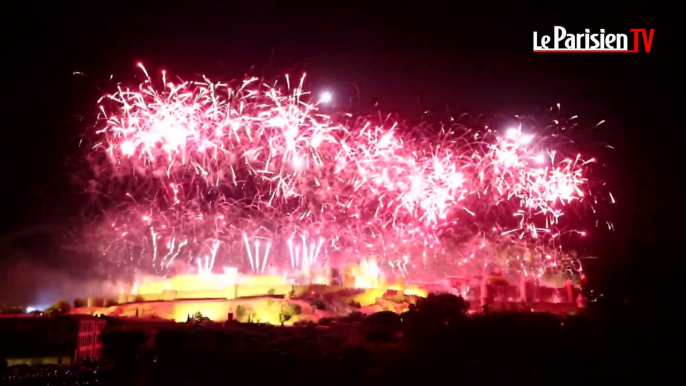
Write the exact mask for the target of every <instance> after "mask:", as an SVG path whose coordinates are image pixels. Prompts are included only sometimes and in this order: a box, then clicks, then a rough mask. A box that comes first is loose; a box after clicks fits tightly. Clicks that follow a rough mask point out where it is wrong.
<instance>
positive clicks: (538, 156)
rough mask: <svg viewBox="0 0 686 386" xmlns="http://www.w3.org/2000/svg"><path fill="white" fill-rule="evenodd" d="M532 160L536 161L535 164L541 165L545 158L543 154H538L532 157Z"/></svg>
mask: <svg viewBox="0 0 686 386" xmlns="http://www.w3.org/2000/svg"><path fill="white" fill-rule="evenodd" d="M534 160H536V162H537V163H539V164H542V163H544V162H545V156H544V155H543V154H539V155H537V156H535V157H534Z"/></svg>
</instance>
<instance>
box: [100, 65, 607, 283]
mask: <svg viewBox="0 0 686 386" xmlns="http://www.w3.org/2000/svg"><path fill="white" fill-rule="evenodd" d="M141 68H143V67H142V66H141ZM143 71H144V72H145V75H146V80H145V81H144V82H143V83H142V84H141V85H140V86H139V87H138V88H137V89H130V88H123V87H121V86H120V87H119V88H118V90H117V92H115V93H114V94H111V95H107V96H105V97H103V98H102V99H101V101H100V102H101V107H100V110H101V119H100V120H99V123H98V126H97V130H96V134H95V136H94V138H93V143H94V145H93V146H92V152H93V154H99V153H100V152H102V153H104V154H106V157H97V156H91V157H90V159H91V160H93V161H92V165H91V166H92V167H93V169H94V170H97V171H98V176H99V178H98V181H97V183H99V184H101V188H100V189H99V190H100V191H105V192H107V195H108V196H109V197H114V199H113V201H115V202H116V203H117V206H116V208H115V209H113V210H112V211H111V212H110V213H111V216H112V217H114V218H115V220H114V221H108V222H107V224H109V225H107V227H109V230H107V229H105V230H101V233H102V234H101V236H102V237H104V239H107V240H110V241H111V242H110V243H109V244H108V245H107V249H106V250H107V253H109V254H110V255H113V254H117V253H120V254H121V253H123V251H128V252H127V253H128V254H129V255H131V254H132V253H133V252H131V251H132V249H135V250H136V253H138V254H139V255H140V256H141V258H140V259H141V260H145V261H149V262H150V263H151V265H152V268H153V270H155V271H158V272H159V271H162V270H164V269H166V268H168V267H169V266H170V265H171V264H172V263H173V262H174V261H175V259H176V257H178V256H179V254H181V253H182V249H183V253H185V254H187V255H188V257H189V259H190V260H191V261H192V260H194V259H195V260H196V264H197V265H198V266H199V267H202V269H204V270H212V268H213V267H214V266H215V264H216V262H217V259H221V257H222V256H224V255H228V254H230V253H229V251H233V249H234V248H236V246H238V245H241V244H242V243H241V241H240V240H241V238H242V239H243V243H244V245H245V249H244V250H243V252H242V253H243V255H244V256H246V255H247V257H248V262H249V263H250V267H251V269H252V271H253V272H263V271H264V269H265V268H264V267H265V264H266V263H267V258H268V254H269V249H270V248H271V245H272V243H281V244H285V245H287V251H288V254H289V257H290V266H291V268H295V267H296V266H298V265H302V266H304V265H306V264H313V263H315V262H317V257H318V256H319V255H320V253H325V254H332V255H334V254H339V255H342V256H348V255H350V256H354V257H357V258H359V257H360V256H363V255H365V254H377V255H383V256H386V257H387V261H388V262H392V261H395V262H396V263H394V267H400V266H401V265H402V267H403V268H402V270H403V271H405V269H406V267H407V266H408V258H407V257H406V256H407V253H406V252H405V251H401V250H400V249H401V248H400V246H406V245H412V244H416V245H423V246H424V248H423V250H422V252H421V253H420V254H421V255H422V258H420V260H422V259H423V260H424V261H426V258H427V250H428V249H430V248H431V249H434V252H432V253H433V255H434V256H436V255H437V252H436V249H445V247H444V246H442V245H441V244H442V241H441V240H442V239H443V238H444V236H445V235H446V234H448V233H451V232H455V228H460V229H463V230H467V229H469V230H470V232H472V233H473V235H474V236H475V237H477V238H479V237H480V238H485V237H489V238H490V239H491V241H492V244H493V245H496V244H498V245H501V244H503V243H506V241H507V242H510V243H519V244H527V245H530V246H531V248H529V249H530V250H531V251H538V252H537V253H538V254H537V256H536V257H531V258H530V260H531V261H532V262H531V263H527V264H524V263H520V262H521V261H522V259H521V258H520V257H521V256H516V257H513V258H512V259H511V260H512V261H516V262H517V264H518V265H519V266H521V268H522V269H525V268H526V267H529V268H530V267H533V266H537V267H539V266H543V267H557V266H558V265H564V264H563V263H562V262H560V261H558V260H560V259H561V258H558V257H560V256H562V255H563V254H560V253H555V257H554V258H552V259H551V258H547V257H545V256H548V255H547V254H544V253H543V252H541V251H543V250H544V247H543V246H545V248H547V250H552V251H557V250H558V249H559V248H558V247H559V240H560V238H559V235H560V234H561V233H560V232H561V231H560V230H559V229H563V228H564V227H562V225H563V224H561V221H562V220H564V218H565V215H566V214H567V213H568V212H569V210H568V208H570V207H573V206H578V205H581V204H584V205H585V204H586V201H587V200H586V199H587V197H588V196H589V195H590V194H589V181H588V179H587V177H586V174H587V172H588V166H589V164H590V163H592V162H594V159H588V160H586V159H583V158H582V157H581V156H580V155H575V156H574V157H565V156H564V155H563V154H562V153H561V152H560V150H558V149H555V148H551V147H550V146H552V145H548V144H547V140H548V139H549V138H551V137H548V136H546V135H545V134H544V133H536V134H526V133H525V132H524V131H523V130H522V128H521V126H520V127H518V128H515V129H510V130H509V131H507V132H505V133H499V132H498V131H495V130H485V131H483V132H474V131H473V130H471V129H468V128H466V127H462V126H459V125H454V126H451V127H442V130H441V131H440V132H439V133H436V134H428V133H429V132H430V131H429V130H426V128H424V130H422V129H423V128H416V129H414V130H413V129H409V130H408V129H407V128H404V127H401V126H400V125H398V124H397V123H394V122H387V120H388V119H387V118H382V119H381V120H379V119H374V118H373V117H361V118H358V119H357V120H352V121H348V122H346V123H338V122H334V121H333V120H332V118H331V117H329V116H326V115H324V114H321V113H320V112H319V110H318V104H317V103H310V102H308V98H307V93H306V92H304V91H303V88H302V84H303V81H304V76H303V78H301V81H300V85H299V86H298V87H297V88H295V89H293V90H290V83H288V82H287V83H288V90H287V91H286V92H285V93H284V92H283V91H282V90H281V89H280V88H279V87H277V86H273V85H266V84H259V83H258V80H257V78H251V79H247V80H245V81H244V82H242V83H239V84H237V85H230V84H228V83H212V82H210V81H209V80H207V79H205V78H204V77H203V79H202V81H197V82H191V81H179V82H178V83H174V82H171V81H169V80H168V78H167V75H166V73H165V74H164V75H163V82H164V83H163V84H162V85H161V86H162V87H158V86H156V85H155V84H154V80H153V78H151V77H149V76H148V73H147V72H146V71H145V69H144V68H143ZM160 89H161V90H160ZM550 142H551V143H552V141H550ZM609 197H610V198H611V199H612V201H614V197H612V196H611V194H610V196H609ZM141 219H142V220H141ZM145 229H148V231H147V232H149V234H150V237H151V238H152V240H150V241H146V240H149V239H147V238H146V237H144V236H143V232H144V231H145ZM569 232H573V230H572V231H568V232H567V233H569ZM296 233H299V234H300V235H301V239H302V246H299V245H298V244H299V243H298V242H295V243H294V242H293V241H294V240H293V237H294V236H295V234H296ZM247 234H251V235H253V236H254V237H259V238H265V239H268V240H269V242H268V246H267V250H266V252H265V255H264V258H263V259H264V260H263V262H262V266H260V261H259V255H260V254H259V241H257V240H258V239H255V242H254V249H255V251H254V254H253V251H251V249H252V248H251V246H250V244H249V240H248V236H247ZM313 234H319V235H322V237H320V238H319V240H318V242H315V241H312V242H311V243H310V244H311V245H308V244H307V242H306V240H305V239H306V235H313ZM108 235H109V236H108ZM253 236H251V237H253ZM181 240H183V241H181ZM296 240H297V238H296ZM325 241H328V243H327V244H326V245H324V242H325ZM206 242H209V243H210V244H211V247H210V250H211V256H206V255H203V253H206V252H202V250H203V248H205V251H206V248H207V246H206V245H209V244H205V243H206ZM147 243H150V244H151V245H152V251H153V255H152V259H151V261H150V259H149V258H148V257H145V256H143V255H144V254H145V253H144V252H143V251H144V250H147V249H146V248H145V247H144V246H145V245H146V244H147ZM113 244H117V245H119V246H118V247H112V245H113ZM165 246H166V248H165ZM392 248H398V251H397V252H394V251H393V250H392ZM482 248H483V246H482ZM301 252H302V253H301ZM158 256H161V257H158ZM202 256H205V257H206V258H207V261H203V260H202V259H203V257H202ZM417 256H419V255H417ZM473 256H474V254H473V253H472V254H471V256H470V258H472V257H473ZM284 257H285V256H284ZM417 258H418V257H415V258H414V259H413V258H412V257H410V258H409V260H410V263H411V261H412V260H416V259H417ZM256 259H257V260H256ZM274 259H276V257H275V258H274ZM274 259H272V261H274ZM298 260H301V261H298ZM534 260H535V261H536V264H534V263H533V261H534ZM401 261H404V262H403V263H402V264H400V262H401Z"/></svg>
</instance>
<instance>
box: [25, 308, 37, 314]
mask: <svg viewBox="0 0 686 386" xmlns="http://www.w3.org/2000/svg"><path fill="white" fill-rule="evenodd" d="M33 311H38V310H37V309H35V308H33V307H26V313H27V314H30V313H32V312H33Z"/></svg>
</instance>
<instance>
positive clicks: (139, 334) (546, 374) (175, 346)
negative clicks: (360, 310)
mask: <svg viewBox="0 0 686 386" xmlns="http://www.w3.org/2000/svg"><path fill="white" fill-rule="evenodd" d="M456 299H459V298H456ZM460 301H461V299H460ZM670 331H673V330H671V329H670V328H668V327H667V326H666V325H663V324H661V322H658V319H657V318H656V317H655V316H654V315H650V314H649V313H645V312H634V311H631V310H615V311H613V312H612V313H610V314H600V313H591V312H588V313H581V314H579V315H574V316H567V317H560V316H555V315H551V314H533V313H532V314H525V313H498V314H492V315H488V316H466V315H465V314H464V310H463V309H461V306H460V304H459V302H457V303H456V301H455V299H447V298H446V299H436V298H434V300H432V303H430V302H425V303H423V304H420V305H419V307H418V308H417V309H416V310H413V311H412V312H408V313H405V314H403V315H401V316H398V315H396V314H393V313H390V312H381V313H377V314H374V315H371V316H369V317H367V318H364V317H362V316H361V315H352V316H351V317H348V318H346V319H343V320H335V321H332V320H326V321H322V322H320V324H319V325H305V326H298V327H281V326H266V325H257V324H240V323H228V324H225V325H220V324H214V323H211V322H208V321H206V320H205V321H199V322H198V321H192V322H189V323H186V324H179V325H177V326H175V327H174V328H170V329H165V330H160V331H159V332H157V334H156V335H155V336H154V337H153V338H151V337H150V334H149V333H147V332H144V331H141V330H137V329H127V328H118V329H113V330H110V331H107V332H106V333H105V334H104V335H103V336H102V340H103V343H104V347H105V356H106V359H107V365H103V364H101V365H99V366H100V367H95V368H91V369H85V368H61V370H59V371H58V370H56V369H55V368H51V370H50V371H51V372H52V373H50V371H46V370H45V369H40V368H28V367H25V368H19V367H11V368H10V371H8V374H7V375H6V377H5V379H4V382H5V384H16V385H19V384H22V385H24V384H26V385H29V384H31V385H39V384H40V385H47V384H55V385H57V384H60V385H77V384H81V385H86V384H101V385H215V384H216V385H219V384H234V383H236V384H252V385H254V384H282V385H284V384H285V385H291V384H320V383H323V384H327V385H330V384H349V385H353V384H458V383H459V384H493V383H495V382H507V383H509V384H520V383H521V384H523V383H531V382H536V383H539V382H540V383H547V384H560V383H562V384H570V383H577V384H578V383H579V382H593V381H614V382H617V381H631V382H632V383H633V382H638V381H641V382H644V381H652V383H654V382H662V381H668V380H675V379H678V378H679V374H678V371H676V370H677V368H676V367H675V360H674V358H676V357H678V354H676V352H675V351H673V350H672V349H669V347H671V345H672V344H673V343H674V342H675V341H676V340H677V339H678V338H677V337H676V336H674V335H671V334H672V332H670Z"/></svg>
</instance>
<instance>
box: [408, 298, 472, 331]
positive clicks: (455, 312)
mask: <svg viewBox="0 0 686 386" xmlns="http://www.w3.org/2000/svg"><path fill="white" fill-rule="evenodd" d="M467 310H469V303H467V302H466V301H465V300H464V299H463V298H462V297H459V296H455V295H452V294H439V295H435V294H429V296H427V297H426V298H424V299H420V300H419V302H418V303H417V313H418V314H417V317H418V319H417V320H418V321H420V322H422V323H423V324H437V325H447V324H451V323H454V322H457V321H460V320H463V319H464V318H465V316H466V314H467Z"/></svg>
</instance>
